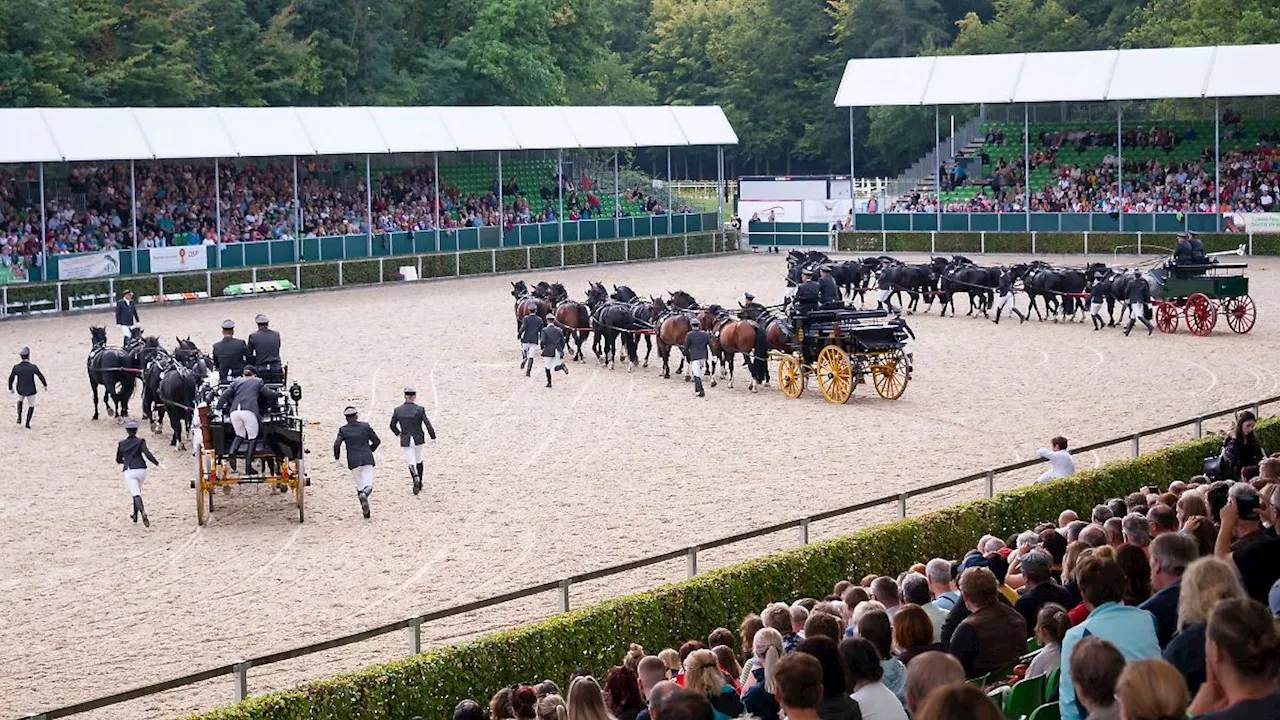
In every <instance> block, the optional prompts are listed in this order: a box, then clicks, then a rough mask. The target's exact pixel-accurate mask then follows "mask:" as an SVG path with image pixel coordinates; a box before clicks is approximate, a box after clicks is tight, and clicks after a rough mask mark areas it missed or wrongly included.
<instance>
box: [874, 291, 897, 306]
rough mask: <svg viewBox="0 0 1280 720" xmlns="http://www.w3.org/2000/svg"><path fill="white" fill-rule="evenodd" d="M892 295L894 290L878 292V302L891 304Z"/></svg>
mask: <svg viewBox="0 0 1280 720" xmlns="http://www.w3.org/2000/svg"><path fill="white" fill-rule="evenodd" d="M892 294H893V291H892V290H876V302H880V303H887V302H889V296H890V295H892Z"/></svg>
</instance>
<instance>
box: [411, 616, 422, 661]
mask: <svg viewBox="0 0 1280 720" xmlns="http://www.w3.org/2000/svg"><path fill="white" fill-rule="evenodd" d="M408 630H409V654H410V655H417V654H419V653H421V652H422V618H420V617H416V618H413V619H411V620H409V628H408Z"/></svg>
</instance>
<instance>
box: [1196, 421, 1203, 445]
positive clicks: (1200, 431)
mask: <svg viewBox="0 0 1280 720" xmlns="http://www.w3.org/2000/svg"><path fill="white" fill-rule="evenodd" d="M1202 437H1204V418H1202V417H1197V418H1196V439H1197V440H1199V439H1200V438H1202Z"/></svg>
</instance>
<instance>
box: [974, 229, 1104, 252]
mask: <svg viewBox="0 0 1280 720" xmlns="http://www.w3.org/2000/svg"><path fill="white" fill-rule="evenodd" d="M1090 239H1092V238H1090ZM987 241H988V242H990V241H991V236H990V235H988V236H987ZM1036 252H1041V253H1061V254H1063V255H1082V254H1084V233H1058V232H1052V233H1036Z"/></svg>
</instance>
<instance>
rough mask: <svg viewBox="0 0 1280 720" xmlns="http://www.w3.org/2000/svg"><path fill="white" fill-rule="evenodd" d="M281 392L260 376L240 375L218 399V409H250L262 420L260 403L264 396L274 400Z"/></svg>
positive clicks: (226, 410) (227, 410)
mask: <svg viewBox="0 0 1280 720" xmlns="http://www.w3.org/2000/svg"><path fill="white" fill-rule="evenodd" d="M278 397H280V395H279V393H277V392H276V391H275V390H272V389H271V388H269V387H267V386H266V383H264V382H262V378H259V377H238V378H236V379H235V380H232V381H231V384H230V385H229V386H227V390H226V392H224V393H222V397H221V398H219V399H218V409H219V410H222V411H224V412H230V411H232V410H248V411H249V412H251V413H253V415H254V417H256V418H258V420H259V421H261V420H262V415H261V410H260V409H259V406H258V403H259V401H260V400H261V399H262V398H266V399H267V400H272V401H274V400H275V399H276V398H278Z"/></svg>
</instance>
